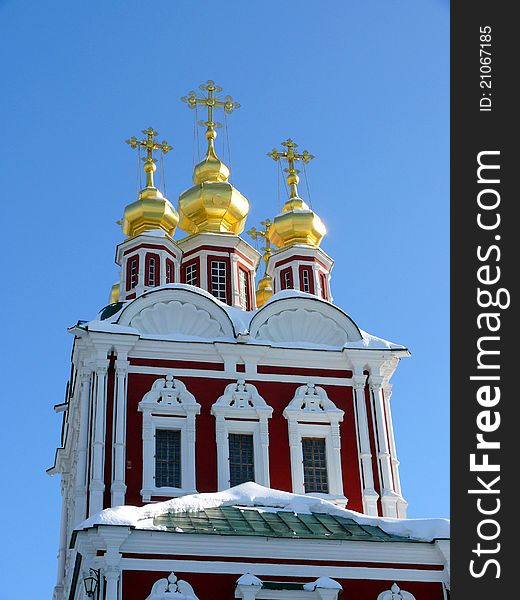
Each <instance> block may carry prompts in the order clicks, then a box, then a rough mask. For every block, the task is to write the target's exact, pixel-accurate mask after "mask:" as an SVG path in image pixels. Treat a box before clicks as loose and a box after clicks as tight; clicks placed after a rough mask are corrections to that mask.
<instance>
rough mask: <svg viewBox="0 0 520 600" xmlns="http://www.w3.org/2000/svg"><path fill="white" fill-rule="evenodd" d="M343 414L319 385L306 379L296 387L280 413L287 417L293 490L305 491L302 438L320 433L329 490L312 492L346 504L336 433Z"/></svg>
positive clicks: (297, 491) (300, 492)
mask: <svg viewBox="0 0 520 600" xmlns="http://www.w3.org/2000/svg"><path fill="white" fill-rule="evenodd" d="M344 414H345V413H344V411H342V410H341V409H339V408H337V406H336V405H335V404H334V402H332V400H330V399H329V397H328V396H327V392H326V391H325V390H324V389H323V388H322V387H319V386H316V385H314V384H312V383H308V384H307V385H302V386H300V387H299V388H297V390H296V393H295V395H294V398H293V399H292V400H291V402H289V404H288V405H287V407H286V408H285V410H284V411H283V416H284V417H285V418H286V419H287V421H288V428H289V447H290V453H291V478H292V488H293V492H294V493H295V494H305V486H304V473H303V449H302V438H304V437H321V438H324V439H325V449H326V454H327V479H328V488H329V493H328V494H316V493H314V494H313V495H318V496H324V497H325V498H327V499H328V500H331V501H337V502H338V503H339V504H342V505H345V504H346V502H347V499H346V498H345V496H344V494H343V476H342V469H341V438H340V433H339V423H340V422H341V421H343V415H344Z"/></svg>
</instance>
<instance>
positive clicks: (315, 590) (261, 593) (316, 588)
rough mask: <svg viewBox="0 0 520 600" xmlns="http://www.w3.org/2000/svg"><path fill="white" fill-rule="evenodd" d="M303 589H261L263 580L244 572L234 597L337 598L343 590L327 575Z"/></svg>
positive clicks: (256, 599)
mask: <svg viewBox="0 0 520 600" xmlns="http://www.w3.org/2000/svg"><path fill="white" fill-rule="evenodd" d="M302 587H303V589H300V590H298V589H296V590H294V589H291V590H289V589H278V590H276V592H273V590H271V589H263V581H262V580H261V579H259V578H258V577H256V576H255V575H252V574H251V573H245V574H244V575H242V576H241V577H239V578H238V579H237V582H236V586H235V598H241V599H242V600H268V599H271V598H273V596H275V597H276V598H277V599H279V600H337V598H338V595H339V593H340V592H341V591H342V590H343V588H342V587H341V585H340V584H339V583H338V582H337V581H335V580H334V579H330V578H329V577H319V578H318V579H316V581H311V582H309V583H305V584H303V586H302Z"/></svg>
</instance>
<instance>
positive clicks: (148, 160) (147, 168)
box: [126, 127, 172, 187]
mask: <svg viewBox="0 0 520 600" xmlns="http://www.w3.org/2000/svg"><path fill="white" fill-rule="evenodd" d="M142 133H144V134H145V135H146V136H147V137H146V139H145V140H138V139H137V138H136V137H135V135H134V136H132V137H131V138H130V139H129V140H126V143H127V144H128V145H129V146H130V147H131V148H145V150H146V157H145V158H143V159H142V160H143V161H144V172H145V173H146V187H154V183H153V174H154V172H155V171H156V170H157V167H156V166H155V163H156V162H157V159H156V158H154V157H153V153H154V152H156V151H157V150H161V152H162V153H163V154H166V153H167V152H169V151H170V150H172V146H169V145H168V142H167V141H166V140H164V141H162V142H161V143H160V144H159V143H158V142H156V141H155V140H154V138H155V137H157V136H158V135H159V134H158V133H157V131H155V130H154V129H153V127H148V129H143V131H142Z"/></svg>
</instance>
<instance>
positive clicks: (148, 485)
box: [138, 373, 200, 502]
mask: <svg viewBox="0 0 520 600" xmlns="http://www.w3.org/2000/svg"><path fill="white" fill-rule="evenodd" d="M138 408H139V411H140V412H142V413H143V489H142V490H141V496H142V498H143V500H144V501H145V502H146V501H150V499H151V497H152V496H182V495H185V494H194V493H196V491H197V490H196V489H195V417H196V415H198V414H199V413H200V404H198V403H197V402H196V400H195V397H194V396H193V394H190V392H188V390H187V389H186V386H185V385H184V383H182V381H179V380H178V379H174V378H173V375H172V374H171V373H168V374H167V375H166V378H165V379H157V380H156V381H155V382H154V383H153V385H152V389H151V390H150V391H149V392H147V393H146V394H145V395H144V397H143V399H142V400H141V402H140V403H139V406H138ZM157 429H173V430H179V431H180V432H181V484H182V487H181V488H172V487H160V488H158V487H156V486H155V457H154V455H155V431H156V430H157Z"/></svg>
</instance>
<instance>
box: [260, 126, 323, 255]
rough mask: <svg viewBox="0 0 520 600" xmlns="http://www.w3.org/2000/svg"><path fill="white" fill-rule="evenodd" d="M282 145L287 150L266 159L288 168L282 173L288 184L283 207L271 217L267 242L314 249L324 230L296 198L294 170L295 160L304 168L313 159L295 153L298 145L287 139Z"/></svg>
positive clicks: (306, 206) (296, 188) (280, 245)
mask: <svg viewBox="0 0 520 600" xmlns="http://www.w3.org/2000/svg"><path fill="white" fill-rule="evenodd" d="M282 145H283V146H285V147H286V148H287V150H284V151H278V150H276V149H274V150H272V151H271V152H269V153H268V155H267V156H270V157H271V158H272V159H273V160H275V161H278V160H280V159H281V158H283V159H284V160H286V161H287V163H288V168H287V169H285V172H286V173H287V184H288V185H289V199H288V200H287V202H286V203H285V204H284V206H283V208H282V212H281V213H280V214H279V215H277V216H276V217H275V218H274V220H273V223H272V225H271V227H270V228H269V231H268V235H269V239H270V240H271V242H272V243H273V244H274V245H275V246H277V247H278V248H285V247H287V246H293V245H294V244H306V245H308V246H314V247H318V246H319V245H320V243H321V240H322V239H323V237H324V236H325V234H326V233H327V229H326V227H325V225H324V224H323V221H322V220H321V219H320V218H319V217H318V215H317V214H316V213H315V212H314V211H313V210H311V209H310V208H309V206H308V205H307V204H306V203H305V202H304V201H303V200H302V199H301V198H300V197H299V196H298V182H299V181H300V178H299V177H298V173H299V171H298V169H296V168H295V167H294V163H295V161H298V160H301V161H302V162H303V164H304V165H305V164H307V163H308V162H309V161H310V160H312V159H313V158H314V156H313V155H312V154H309V153H308V152H307V150H304V151H303V152H302V153H301V154H298V153H296V152H295V151H294V149H295V148H297V147H298V145H297V144H295V143H294V142H293V141H292V140H291V138H289V139H288V140H286V141H285V142H282Z"/></svg>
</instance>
